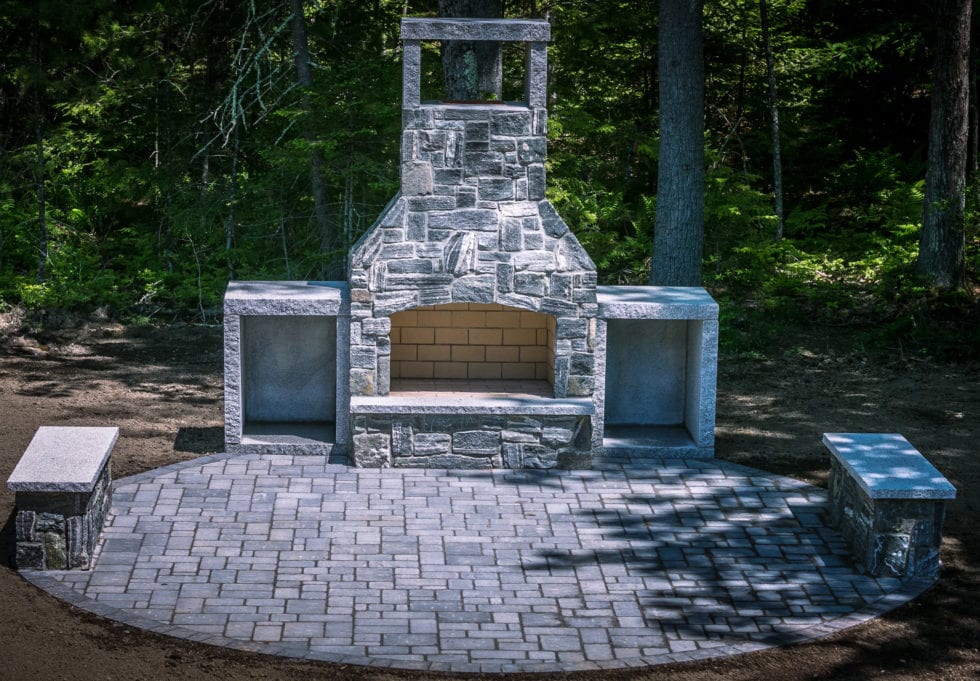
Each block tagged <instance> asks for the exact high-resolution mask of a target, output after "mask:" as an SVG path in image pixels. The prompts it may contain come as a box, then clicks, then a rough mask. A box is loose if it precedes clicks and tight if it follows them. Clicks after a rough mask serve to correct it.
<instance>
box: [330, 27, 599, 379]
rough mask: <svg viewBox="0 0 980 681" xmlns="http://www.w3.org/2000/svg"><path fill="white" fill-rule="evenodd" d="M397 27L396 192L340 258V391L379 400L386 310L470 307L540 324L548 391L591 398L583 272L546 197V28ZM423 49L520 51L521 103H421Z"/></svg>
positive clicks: (576, 249) (581, 255)
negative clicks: (344, 311) (456, 44)
mask: <svg viewBox="0 0 980 681" xmlns="http://www.w3.org/2000/svg"><path fill="white" fill-rule="evenodd" d="M401 30H402V33H401V37H402V43H403V46H404V66H403V77H404V83H403V94H402V97H403V103H402V139H401V191H400V193H399V194H397V195H396V196H395V197H394V198H393V199H392V200H391V201H390V203H389V204H388V206H387V207H386V208H385V210H384V212H383V213H382V215H381V217H379V218H378V220H377V221H376V222H375V224H374V225H373V226H372V227H371V228H370V229H369V230H368V232H367V233H365V235H364V236H363V237H362V238H361V240H360V241H359V242H358V243H357V244H356V245H355V246H354V248H353V249H352V252H351V257H350V263H349V281H350V289H351V326H350V329H351V333H350V338H351V362H350V367H351V369H350V388H351V395H352V396H372V395H375V396H384V395H387V394H388V393H389V390H390V387H391V346H392V343H391V338H390V333H391V328H392V326H391V319H390V318H391V315H393V314H395V313H399V312H402V311H406V310H412V309H415V308H419V307H428V306H445V305H453V304H455V305H458V304H461V303H473V304H497V305H500V306H504V307H505V308H507V309H511V308H513V309H517V310H524V311H529V312H535V313H544V314H546V315H549V317H550V318H549V338H548V342H549V344H550V347H549V352H548V356H549V361H550V362H551V366H550V367H549V371H548V378H549V380H550V382H551V383H552V386H553V391H554V396H555V397H588V396H590V395H591V394H592V392H593V388H594V385H595V381H594V376H593V372H594V364H595V362H594V339H595V323H596V322H595V319H596V314H597V305H596V270H595V265H594V264H593V263H592V261H591V259H590V258H589V256H588V254H587V253H586V252H585V250H584V249H583V248H582V246H581V245H580V244H579V242H578V240H577V239H576V238H575V236H574V235H573V234H572V233H571V232H570V231H569V229H568V226H567V225H566V224H565V222H564V221H563V220H562V219H561V217H560V216H559V215H558V213H557V212H556V211H555V209H554V207H553V206H552V205H551V203H550V202H549V201H548V200H547V199H546V198H545V175H546V173H545V157H546V151H547V108H546V102H547V41H548V40H550V26H549V24H548V23H547V22H546V21H540V20H491V19H403V20H402V27H401ZM423 40H433V41H452V40H464V41H481V40H483V41H500V42H508V41H510V42H522V43H525V44H526V52H527V61H526V64H527V69H526V76H525V101H523V102H477V103H455V102H422V101H420V97H419V76H420V62H421V45H420V43H421V41H423ZM436 309H438V308H436Z"/></svg>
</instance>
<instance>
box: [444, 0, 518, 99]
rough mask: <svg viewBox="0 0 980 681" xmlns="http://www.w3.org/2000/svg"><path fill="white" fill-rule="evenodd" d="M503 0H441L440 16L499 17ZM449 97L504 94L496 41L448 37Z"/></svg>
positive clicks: (447, 95) (491, 96)
mask: <svg viewBox="0 0 980 681" xmlns="http://www.w3.org/2000/svg"><path fill="white" fill-rule="evenodd" d="M503 13H504V3H503V0H439V16H442V17H462V18H500V17H502V16H503ZM442 72H443V78H444V80H445V85H446V99H448V100H456V101H471V100H483V99H497V100H500V99H502V98H503V52H502V50H501V49H500V43H496V42H484V41H480V42H462V41H455V40H454V41H447V42H445V43H444V44H443V46H442Z"/></svg>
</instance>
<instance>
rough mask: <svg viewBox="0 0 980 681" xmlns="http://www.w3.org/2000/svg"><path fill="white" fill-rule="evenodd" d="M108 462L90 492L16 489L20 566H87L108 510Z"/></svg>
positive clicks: (42, 567)
mask: <svg viewBox="0 0 980 681" xmlns="http://www.w3.org/2000/svg"><path fill="white" fill-rule="evenodd" d="M111 483H112V478H111V475H110V472H109V466H108V465H106V466H105V468H104V469H103V471H102V473H101V475H100V476H99V478H98V480H97V481H96V483H95V486H94V487H93V489H92V491H91V492H58V493H52V492H17V495H16V505H17V516H16V519H15V524H16V539H17V555H16V562H17V568H18V569H20V570H72V569H82V570H86V569H88V568H89V567H90V566H91V561H92V554H93V552H94V551H95V546H96V543H97V542H98V539H99V533H100V532H101V531H102V525H103V523H104V521H105V517H106V513H108V511H109V504H110V502H111Z"/></svg>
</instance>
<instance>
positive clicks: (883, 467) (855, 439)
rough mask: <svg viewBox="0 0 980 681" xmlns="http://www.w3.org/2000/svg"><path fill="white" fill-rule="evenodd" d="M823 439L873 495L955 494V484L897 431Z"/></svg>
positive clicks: (828, 435)
mask: <svg viewBox="0 0 980 681" xmlns="http://www.w3.org/2000/svg"><path fill="white" fill-rule="evenodd" d="M823 443H824V445H826V447H827V449H829V450H830V453H831V455H832V456H834V457H835V458H836V459H837V460H838V461H839V462H840V464H841V466H843V467H844V469H845V470H847V471H848V472H849V473H850V474H851V475H853V476H854V478H855V480H856V481H857V483H858V484H859V485H860V486H861V488H862V489H863V490H864V491H865V492H866V493H867V494H868V496H869V497H870V498H872V499H955V498H956V488H955V487H953V485H952V484H951V483H950V482H949V481H948V480H947V479H946V478H945V477H943V474H942V473H940V472H939V471H938V470H936V467H935V466H933V465H932V464H931V463H929V461H928V460H926V458H925V457H924V456H922V454H920V453H919V451H918V450H916V449H915V447H913V446H912V445H911V444H910V443H909V441H908V440H906V439H905V438H904V437H903V436H902V435H900V434H898V433H824V435H823Z"/></svg>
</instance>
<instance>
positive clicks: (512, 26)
mask: <svg viewBox="0 0 980 681" xmlns="http://www.w3.org/2000/svg"><path fill="white" fill-rule="evenodd" d="M401 38H402V40H491V41H507V42H546V41H549V40H551V24H549V23H548V22H547V21H545V20H544V19H459V18H452V19H429V18H409V19H402V30H401Z"/></svg>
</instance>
